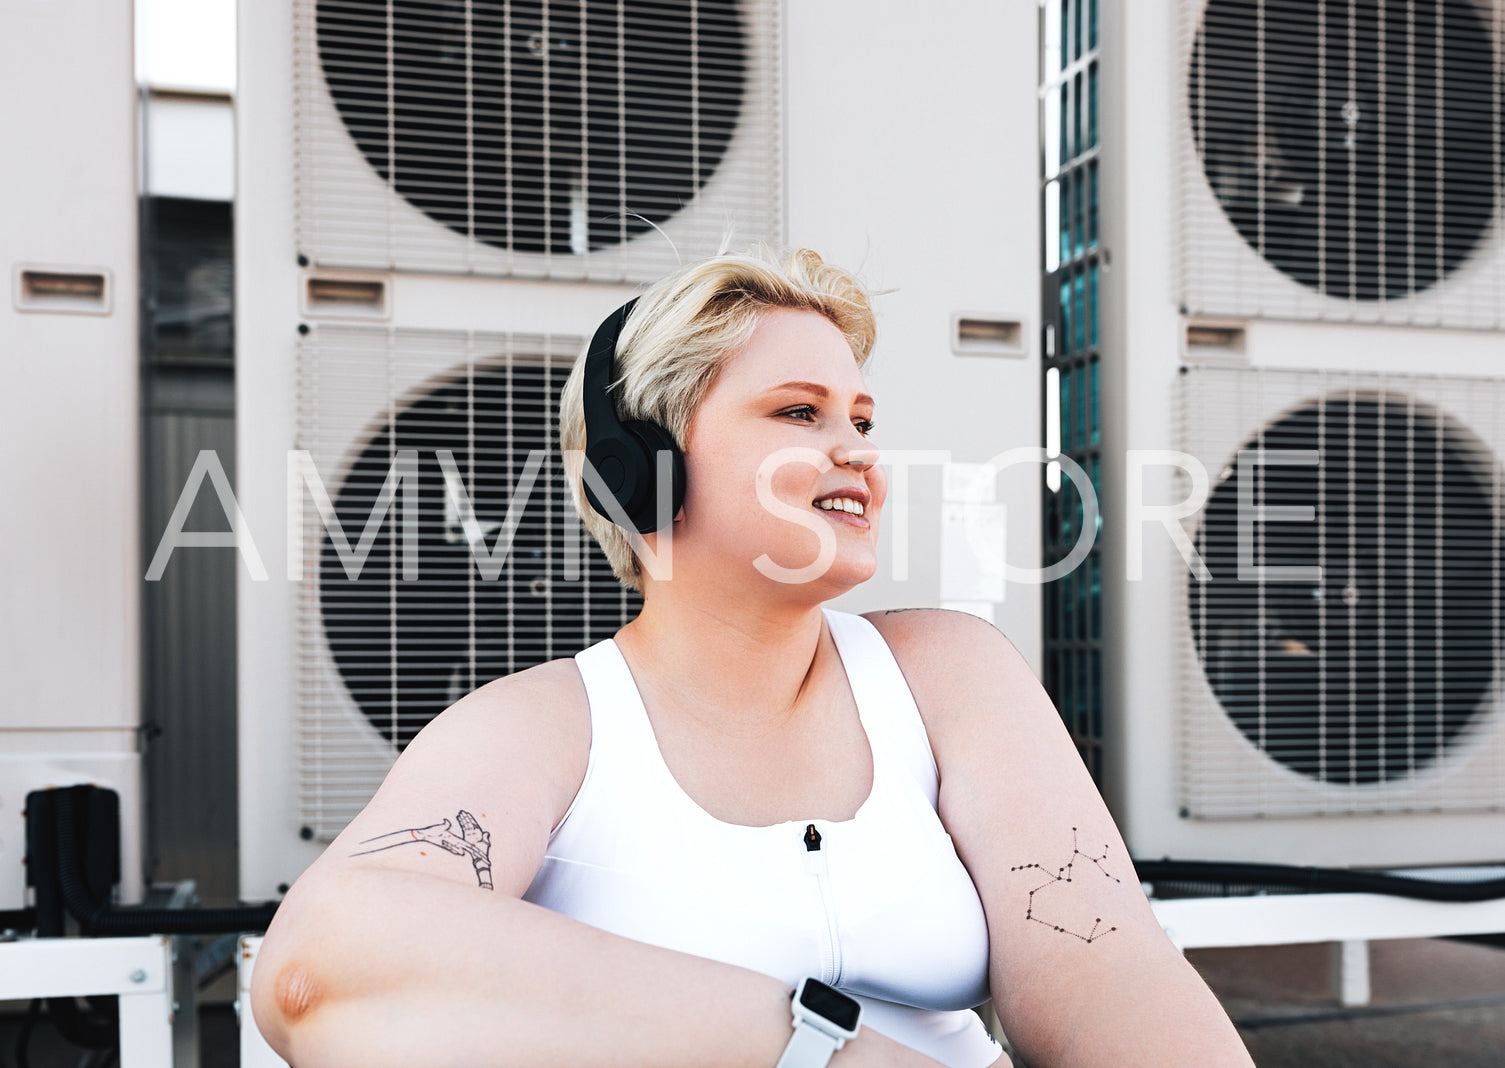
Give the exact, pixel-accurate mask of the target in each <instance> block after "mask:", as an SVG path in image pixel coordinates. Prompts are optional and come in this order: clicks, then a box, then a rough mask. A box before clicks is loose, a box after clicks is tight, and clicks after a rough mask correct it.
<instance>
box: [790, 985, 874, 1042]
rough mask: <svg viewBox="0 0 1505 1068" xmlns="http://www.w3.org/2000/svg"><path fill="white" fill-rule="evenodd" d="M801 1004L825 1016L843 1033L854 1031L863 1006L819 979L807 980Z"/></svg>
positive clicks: (802, 991)
mask: <svg viewBox="0 0 1505 1068" xmlns="http://www.w3.org/2000/svg"><path fill="white" fill-rule="evenodd" d="M800 1004H801V1005H803V1006H805V1008H807V1009H809V1010H810V1011H811V1012H813V1013H816V1014H817V1015H819V1016H824V1017H825V1018H826V1019H828V1020H830V1021H831V1022H832V1023H833V1024H835V1025H836V1026H837V1027H839V1028H841V1029H842V1030H843V1031H854V1030H856V1028H857V1020H858V1017H859V1016H860V1014H861V1012H862V1005H861V1004H860V1003H859V1002H857V1001H856V1000H855V999H853V998H849V997H847V996H846V995H845V994H843V993H842V992H841V991H839V990H836V989H835V988H833V987H829V986H827V985H826V984H825V983H822V982H821V981H820V980H819V979H806V980H805V985H804V988H803V989H802V990H801V991H800Z"/></svg>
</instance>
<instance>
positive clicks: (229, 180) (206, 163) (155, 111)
mask: <svg viewBox="0 0 1505 1068" xmlns="http://www.w3.org/2000/svg"><path fill="white" fill-rule="evenodd" d="M145 109H146V114H145V117H144V120H143V121H144V123H145V147H146V161H145V179H146V192H147V193H148V194H149V195H151V196H156V197H188V198H190V199H193V200H234V199H235V109H234V107H233V105H232V104H231V102H230V98H229V97H227V96H214V95H208V94H186V93H148V95H147V96H146V98H145Z"/></svg>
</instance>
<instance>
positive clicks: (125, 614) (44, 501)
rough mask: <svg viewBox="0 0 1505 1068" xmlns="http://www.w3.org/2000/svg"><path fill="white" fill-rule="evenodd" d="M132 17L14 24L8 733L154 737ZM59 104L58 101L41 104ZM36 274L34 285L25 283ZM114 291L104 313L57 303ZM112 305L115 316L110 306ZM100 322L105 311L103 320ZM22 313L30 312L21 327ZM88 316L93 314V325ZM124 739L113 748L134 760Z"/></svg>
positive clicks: (10, 12) (66, 10)
mask: <svg viewBox="0 0 1505 1068" xmlns="http://www.w3.org/2000/svg"><path fill="white" fill-rule="evenodd" d="M130 15H131V12H130V9H129V6H124V7H122V6H121V5H120V4H116V3H110V2H107V0H71V2H68V3H58V4H49V5H45V6H44V7H29V6H21V7H16V6H14V5H7V7H6V8H5V9H4V11H3V12H0V91H3V92H4V94H5V99H7V100H9V101H11V102H12V103H11V104H10V106H7V107H6V108H5V110H4V116H3V118H0V130H3V132H4V136H5V143H6V145H7V149H6V151H7V155H8V156H9V157H10V158H11V159H16V160H23V159H24V160H26V161H27V165H26V166H24V167H9V168H6V170H5V173H4V175H3V177H0V205H4V210H0V249H4V250H5V274H6V276H7V277H6V284H7V286H8V287H9V286H11V284H12V282H13V280H14V282H15V284H16V286H17V288H18V289H25V288H26V280H27V278H30V279H32V280H33V285H32V288H33V289H34V290H35V291H36V292H35V293H34V297H33V299H31V300H29V301H28V300H26V299H25V297H24V294H23V293H21V292H17V293H13V294H12V296H11V299H10V300H7V301H6V305H5V307H4V309H3V311H0V350H3V351H4V352H5V353H6V359H5V363H4V367H3V369H0V384H3V388H0V454H3V455H4V456H6V457H7V458H8V460H9V462H8V463H7V464H6V467H5V471H4V474H3V475H0V495H3V497H4V499H5V501H6V508H5V511H4V517H3V519H0V544H3V545H4V546H5V559H4V562H3V563H0V568H3V579H0V585H3V587H4V589H5V596H4V598H3V599H0V678H3V679H4V680H5V683H4V686H5V700H4V701H3V702H0V727H7V728H10V727H42V726H47V727H63V726H67V727H75V728H91V729H100V728H104V729H117V730H118V729H127V730H129V729H130V728H133V727H134V726H135V725H136V723H137V722H138V710H137V687H138V672H139V667H138V664H137V636H136V630H137V603H138V600H139V598H138V596H137V587H136V583H137V582H139V581H140V580H139V577H138V567H139V561H138V555H139V550H138V535H137V529H136V528H137V493H136V485H137V473H136V455H137V436H138V433H139V431H138V420H137V406H136V393H137V385H136V382H137V377H138V369H137V338H136V322H137V315H136V274H137V267H136V254H137V253H136V246H137V241H136V181H135V179H136V137H135V131H136V116H135V102H136V97H135V89H134V84H133V81H132V77H131V18H130ZM39 87H44V91H38V90H39ZM21 265H25V268H26V269H29V270H31V271H32V272H34V273H33V274H31V275H28V276H24V277H18V276H17V268H19V267H21ZM49 273H52V274H54V275H59V276H63V277H62V279H61V280H60V281H59V282H57V283H56V285H57V286H60V287H63V288H65V289H66V288H67V287H68V286H70V285H71V284H72V283H71V280H70V278H69V277H68V276H70V275H91V276H94V277H100V276H103V277H104V278H105V287H106V288H105V294H104V296H103V297H102V298H101V299H100V300H95V299H94V298H92V297H90V296H87V294H88V293H89V292H90V290H89V283H87V282H86V283H84V285H83V289H82V291H83V292H84V293H85V294H86V295H85V296H84V297H83V298H82V300H80V299H78V298H68V297H66V296H60V297H59V298H56V299H54V298H53V297H51V296H49V295H48V294H47V293H46V292H41V290H43V289H45V288H47V286H46V284H45V283H46V276H47V275H48V274H49ZM106 302H107V303H106ZM90 305H95V306H93V307H91V306H90ZM22 306H25V307H27V308H29V309H30V310H22ZM76 312H82V313H83V314H76ZM120 744H121V743H120V741H119V740H118V739H116V738H113V737H112V738H110V739H107V740H102V741H101V742H100V745H101V747H103V748H116V747H119V746H120Z"/></svg>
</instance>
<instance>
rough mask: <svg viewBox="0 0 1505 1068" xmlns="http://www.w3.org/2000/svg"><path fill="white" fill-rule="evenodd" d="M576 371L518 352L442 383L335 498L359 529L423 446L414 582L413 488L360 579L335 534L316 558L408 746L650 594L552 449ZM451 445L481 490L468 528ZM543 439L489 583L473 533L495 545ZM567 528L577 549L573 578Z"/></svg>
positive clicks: (365, 699) (603, 628)
mask: <svg viewBox="0 0 1505 1068" xmlns="http://www.w3.org/2000/svg"><path fill="white" fill-rule="evenodd" d="M563 383H564V373H563V371H562V370H560V369H550V368H548V367H545V366H541V365H520V364H511V365H508V366H502V367H492V368H489V369H482V368H478V369H477V370H476V373H475V375H474V377H473V378H471V379H462V380H458V381H450V382H446V383H444V384H442V385H439V386H437V387H436V388H434V389H433V390H432V391H430V392H429V393H428V394H427V395H426V396H424V397H422V398H421V399H420V400H418V401H417V402H416V403H414V404H412V405H411V406H410V407H408V408H407V409H406V410H404V411H402V412H401V413H400V414H399V415H398V416H397V418H396V420H395V422H394V423H392V424H388V425H387V426H386V427H383V428H382V429H381V430H380V431H379V432H377V433H376V434H375V435H373V436H372V438H371V439H370V441H369V442H367V444H366V445H365V447H364V448H363V449H362V450H361V452H360V454H359V457H358V458H357V459H356V461H355V463H354V465H353V467H352V469H351V471H350V473H349V475H348V476H347V477H346V478H345V481H344V483H343V484H342V486H341V488H340V491H339V493H338V495H337V496H336V498H335V502H334V504H335V512H336V514H337V515H338V516H339V519H340V522H341V524H342V525H343V527H344V529H345V530H346V531H347V532H348V536H349V538H350V539H351V541H352V542H353V541H354V539H355V538H356V537H357V536H358V535H359V532H360V531H361V530H362V529H363V528H364V525H365V523H366V519H367V517H368V516H369V515H370V514H371V512H372V509H373V507H374V506H375V504H376V501H377V497H378V495H379V494H380V492H381V488H382V485H383V483H384V482H385V481H386V478H387V472H388V470H389V468H390V467H391V465H392V463H393V458H394V456H395V454H396V453H397V452H398V451H399V450H403V449H414V450H417V453H418V465H419V466H418V487H419V493H418V513H419V525H418V531H419V550H418V551H419V576H418V579H417V581H403V580H402V579H401V574H402V571H401V568H402V558H401V542H400V536H401V527H400V520H399V519H398V518H397V516H398V506H399V505H400V504H401V496H400V495H399V497H398V499H397V501H396V502H394V507H393V510H392V511H390V512H389V513H388V515H387V518H386V520H385V521H384V522H383V524H382V526H381V529H380V532H379V533H378V534H377V536H376V540H375V542H374V543H373V545H372V547H371V553H370V556H369V557H368V558H367V560H366V563H365V565H364V567H362V568H361V569H360V571H359V573H358V574H357V577H355V578H354V579H352V578H350V577H348V576H347V574H346V572H345V569H344V567H343V566H342V564H341V561H340V557H339V554H338V551H337V550H336V548H335V545H334V542H333V541H332V540H331V538H330V537H329V536H328V535H326V536H325V538H324V541H323V545H322V549H321V552H320V566H319V576H320V577H319V605H320V613H321V616H322V620H323V625H324V631H325V635H326V637H327V639H328V642H329V648H330V651H331V652H332V654H333V656H334V661H335V664H336V666H337V667H338V668H339V673H340V677H341V679H342V680H343V681H344V683H345V686H346V689H347V690H348V691H349V693H350V695H351V696H352V697H353V698H354V700H355V702H356V704H357V705H358V706H359V707H360V709H361V711H362V712H364V713H365V715H366V716H367V717H368V718H369V719H370V721H371V723H372V725H373V726H375V727H376V729H377V730H379V731H380V732H381V733H382V734H383V735H384V736H385V737H386V738H387V739H388V740H389V741H391V742H393V743H394V744H395V745H397V746H398V747H399V748H401V747H403V746H406V745H407V743H408V742H409V741H410V740H412V738H413V736H414V735H415V734H417V733H418V731H419V730H420V729H422V727H423V726H424V725H425V724H426V723H428V721H429V720H431V719H432V718H433V717H434V716H435V715H437V714H438V713H439V712H441V711H442V710H443V709H444V708H446V707H447V706H448V705H449V704H451V703H452V702H454V701H455V700H456V699H457V698H459V697H460V696H462V695H464V694H465V693H467V692H469V691H470V690H472V689H474V688H475V687H476V686H478V685H481V684H483V683H485V682H488V681H490V680H491V679H493V678H496V677H498V676H501V675H506V674H508V673H510V672H513V671H520V670H522V669H524V668H528V667H532V666H533V665H535V664H540V663H543V662H544V661H546V660H551V659H554V658H556V657H561V656H571V655H573V654H575V653H576V652H579V651H580V650H581V649H583V648H585V647H586V646H588V645H591V644H593V643H594V642H597V641H599V640H601V639H602V638H607V637H610V636H611V635H612V634H614V633H616V631H617V629H618V628H619V627H621V626H622V624H624V623H626V622H627V621H628V620H629V619H631V618H632V616H634V615H636V614H637V609H638V607H639V606H640V604H641V601H640V600H639V599H638V598H637V596H636V595H635V594H631V593H629V592H627V591H626V590H625V587H622V586H621V585H620V584H619V583H618V582H617V580H616V578H615V577H614V576H613V575H612V572H611V567H610V565H609V564H608V563H607V562H606V558H605V557H604V556H603V555H602V554H601V551H600V550H599V549H598V548H597V547H596V545H595V543H594V541H593V540H592V539H591V538H590V536H589V535H588V534H586V533H585V532H584V530H583V529H581V527H580V521H579V519H578V518H577V517H576V515H575V513H574V509H573V506H572V505H571V504H570V503H569V502H568V494H567V491H566V489H565V488H564V483H563V481H562V478H561V475H560V471H559V467H558V465H557V458H558V452H557V450H556V449H554V448H553V447H552V446H553V443H554V442H555V441H556V440H557V438H556V435H555V428H556V426H557V422H556V415H555V413H556V412H557V411H558V404H559V390H560V388H561V387H562V386H563ZM439 450H449V451H450V452H451V453H452V454H453V456H454V469H455V470H456V471H457V472H458V474H459V476H460V478H461V480H462V481H463V482H464V484H465V485H464V492H465V493H466V494H468V497H469V499H470V501H471V502H472V504H473V507H474V510H475V519H476V524H475V525H474V526H471V527H470V528H469V529H467V528H466V526H465V524H464V523H463V519H464V516H463V513H462V512H461V511H460V509H459V508H458V506H457V505H458V501H459V493H460V490H459V488H458V487H456V486H454V485H453V484H447V483H446V481H445V475H444V472H443V469H442V468H441V466H440V463H439V460H438V455H437V454H438V451H439ZM530 450H549V451H548V457H549V460H548V462H547V463H545V464H544V466H543V468H542V469H541V470H540V472H539V474H538V476H537V481H536V482H535V483H534V485H533V488H532V492H531V495H529V496H528V497H527V498H526V503H525V506H524V508H523V511H522V518H521V522H520V523H519V525H518V527H517V530H516V534H515V536H514V538H513V541H512V549H511V553H510V555H509V556H508V557H507V561H506V564H505V566H504V567H503V568H502V570H501V573H500V575H499V576H498V577H497V578H496V579H495V580H494V581H488V580H487V579H485V578H484V577H483V575H482V574H481V573H480V572H479V570H478V568H477V566H476V561H475V557H474V556H473V555H472V550H471V539H472V538H473V537H476V536H478V535H479V536H480V537H481V538H483V539H484V544H485V547H486V549H487V550H491V549H493V548H494V547H495V545H496V541H497V536H498V533H499V531H500V529H501V527H502V524H503V523H504V521H505V520H506V517H507V511H508V507H509V503H510V501H511V499H512V497H513V494H514V492H515V491H516V490H517V487H518V485H519V482H520V480H521V478H522V476H523V475H524V472H525V470H526V468H527V465H528V457H529V452H530ZM567 537H569V538H571V539H573V544H574V546H575V547H576V548H575V549H574V553H575V554H576V555H574V556H573V559H574V560H575V561H577V568H576V569H577V573H578V575H579V577H578V580H574V581H572V580H571V579H570V574H569V568H570V561H571V559H572V550H571V548H570V547H568V546H567V545H566V538H567Z"/></svg>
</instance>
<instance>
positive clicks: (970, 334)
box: [951, 315, 1025, 356]
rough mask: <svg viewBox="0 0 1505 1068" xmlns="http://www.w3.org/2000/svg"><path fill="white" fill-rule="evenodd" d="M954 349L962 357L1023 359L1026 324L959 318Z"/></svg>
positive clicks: (1003, 320)
mask: <svg viewBox="0 0 1505 1068" xmlns="http://www.w3.org/2000/svg"><path fill="white" fill-rule="evenodd" d="M951 350H952V351H953V352H955V353H957V354H958V355H962V356H1023V355H1025V349H1024V324H1023V323H1021V322H1019V321H1018V320H1015V319H985V318H982V317H979V316H969V315H958V316H957V317H956V318H955V320H954V321H953V326H952V337H951Z"/></svg>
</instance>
